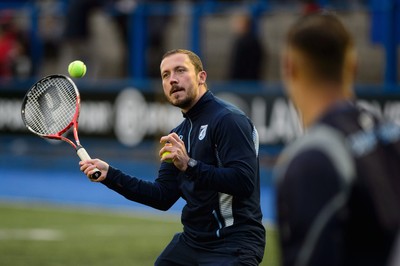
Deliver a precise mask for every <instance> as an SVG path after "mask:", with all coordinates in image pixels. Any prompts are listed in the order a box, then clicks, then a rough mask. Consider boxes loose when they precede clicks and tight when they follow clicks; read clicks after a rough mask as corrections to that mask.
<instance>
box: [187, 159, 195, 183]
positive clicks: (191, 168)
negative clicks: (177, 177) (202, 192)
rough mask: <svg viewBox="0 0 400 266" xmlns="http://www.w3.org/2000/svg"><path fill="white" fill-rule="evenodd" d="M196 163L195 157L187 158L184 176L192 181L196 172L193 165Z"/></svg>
mask: <svg viewBox="0 0 400 266" xmlns="http://www.w3.org/2000/svg"><path fill="white" fill-rule="evenodd" d="M196 165H197V161H196V160H195V159H192V158H189V161H188V162H187V168H186V171H185V176H186V178H187V179H189V180H192V181H194V180H195V179H196V174H195V171H194V167H195V166H196Z"/></svg>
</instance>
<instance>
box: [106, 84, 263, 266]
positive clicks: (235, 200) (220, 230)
mask: <svg viewBox="0 0 400 266" xmlns="http://www.w3.org/2000/svg"><path fill="white" fill-rule="evenodd" d="M184 117H185V119H184V121H183V122H182V123H181V124H180V125H179V126H178V127H176V128H175V129H174V130H172V131H173V132H175V133H176V134H178V136H180V138H181V139H182V140H183V141H184V143H185V146H186V149H187V152H188V154H189V156H190V157H191V158H193V159H195V160H197V161H198V164H197V166H195V167H194V168H193V169H191V170H188V171H186V172H181V171H180V170H179V169H177V168H176V167H175V166H174V164H171V163H162V164H161V167H160V169H159V173H158V177H157V178H156V180H155V181H154V182H149V181H144V180H140V179H138V178H135V177H132V176H129V175H126V174H124V173H122V172H121V171H119V170H117V169H115V168H113V167H110V169H109V171H108V175H107V178H106V179H105V180H104V181H103V183H104V184H105V185H106V186H107V187H109V188H110V189H113V190H115V191H116V192H118V193H120V194H122V195H123V196H125V197H126V198H128V199H130V200H133V201H136V202H139V203H143V204H145V205H148V206H151V207H153V208H156V209H160V210H167V209H169V208H170V207H171V206H172V205H173V204H174V203H175V202H176V201H177V200H178V199H179V198H180V197H182V198H183V199H185V200H186V205H185V206H184V208H183V210H182V217H181V221H182V224H183V226H184V232H183V237H184V240H185V241H186V243H187V244H188V245H190V246H192V247H196V248H202V249H211V250H212V249H215V248H220V247H221V246H223V247H231V248H236V249H240V248H243V249H246V250H250V251H252V252H254V255H255V256H257V257H258V258H259V260H260V261H261V259H262V257H263V253H264V248H265V228H264V227H263V225H262V223H261V220H262V213H261V208H260V174H259V160H258V135H257V131H256V130H255V128H254V126H253V124H252V122H251V121H250V120H249V118H248V117H246V116H245V114H244V113H243V112H242V111H240V110H239V109H237V108H236V107H234V106H232V105H230V104H228V103H226V102H224V101H222V100H220V99H218V98H217V97H215V96H214V95H213V94H212V93H211V92H210V91H208V92H206V94H205V95H204V96H203V97H202V98H201V99H200V100H199V101H198V102H197V103H196V105H195V106H194V107H193V108H191V109H190V111H189V112H187V113H186V114H184Z"/></svg>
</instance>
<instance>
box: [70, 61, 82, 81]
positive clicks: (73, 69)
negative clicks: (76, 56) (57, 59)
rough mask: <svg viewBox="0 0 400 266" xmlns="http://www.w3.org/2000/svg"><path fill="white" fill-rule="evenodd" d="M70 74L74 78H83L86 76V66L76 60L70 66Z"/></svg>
mask: <svg viewBox="0 0 400 266" xmlns="http://www.w3.org/2000/svg"><path fill="white" fill-rule="evenodd" d="M68 73H69V75H70V76H71V77H73V78H81V77H83V76H84V75H85V74H86V65H85V64H84V63H83V62H82V61H80V60H75V61H73V62H71V63H70V64H69V66H68Z"/></svg>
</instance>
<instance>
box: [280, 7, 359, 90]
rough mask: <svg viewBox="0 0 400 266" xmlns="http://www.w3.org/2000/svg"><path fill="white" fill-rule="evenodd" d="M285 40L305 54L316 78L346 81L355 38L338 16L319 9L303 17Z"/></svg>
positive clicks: (338, 81)
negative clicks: (348, 61)
mask: <svg viewBox="0 0 400 266" xmlns="http://www.w3.org/2000/svg"><path fill="white" fill-rule="evenodd" d="M286 42H287V44H288V45H289V46H290V47H291V48H294V49H297V50H298V51H300V52H301V53H302V54H303V55H305V56H306V58H307V60H308V63H309V64H310V68H311V70H312V71H313V73H315V75H317V78H319V79H322V80H326V81H331V82H336V83H340V82H342V81H343V67H344V64H345V60H346V56H347V54H348V51H350V50H351V49H353V48H354V41H353V38H352V36H351V35H350V33H349V32H348V30H347V29H346V28H345V26H344V25H343V24H342V22H341V21H340V20H339V19H338V18H337V16H336V15H334V14H332V13H326V12H325V13H322V12H321V13H320V12H318V13H313V14H310V15H304V16H302V17H301V18H300V19H298V20H297V21H296V22H295V23H294V25H293V26H292V27H291V28H290V30H289V32H288V35H287V39H286Z"/></svg>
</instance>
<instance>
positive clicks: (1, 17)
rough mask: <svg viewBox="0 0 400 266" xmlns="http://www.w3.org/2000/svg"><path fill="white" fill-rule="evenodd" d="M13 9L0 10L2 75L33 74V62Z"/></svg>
mask: <svg viewBox="0 0 400 266" xmlns="http://www.w3.org/2000/svg"><path fill="white" fill-rule="evenodd" d="M14 19H15V14H14V12H13V11H12V10H2V11H0V77H1V78H16V77H17V78H21V77H28V76H29V75H30V74H31V62H30V59H29V57H28V56H27V54H28V53H27V47H28V46H27V45H26V41H25V39H24V38H23V37H24V36H23V34H22V30H21V29H19V27H18V26H17V24H16V23H15V20H14Z"/></svg>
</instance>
